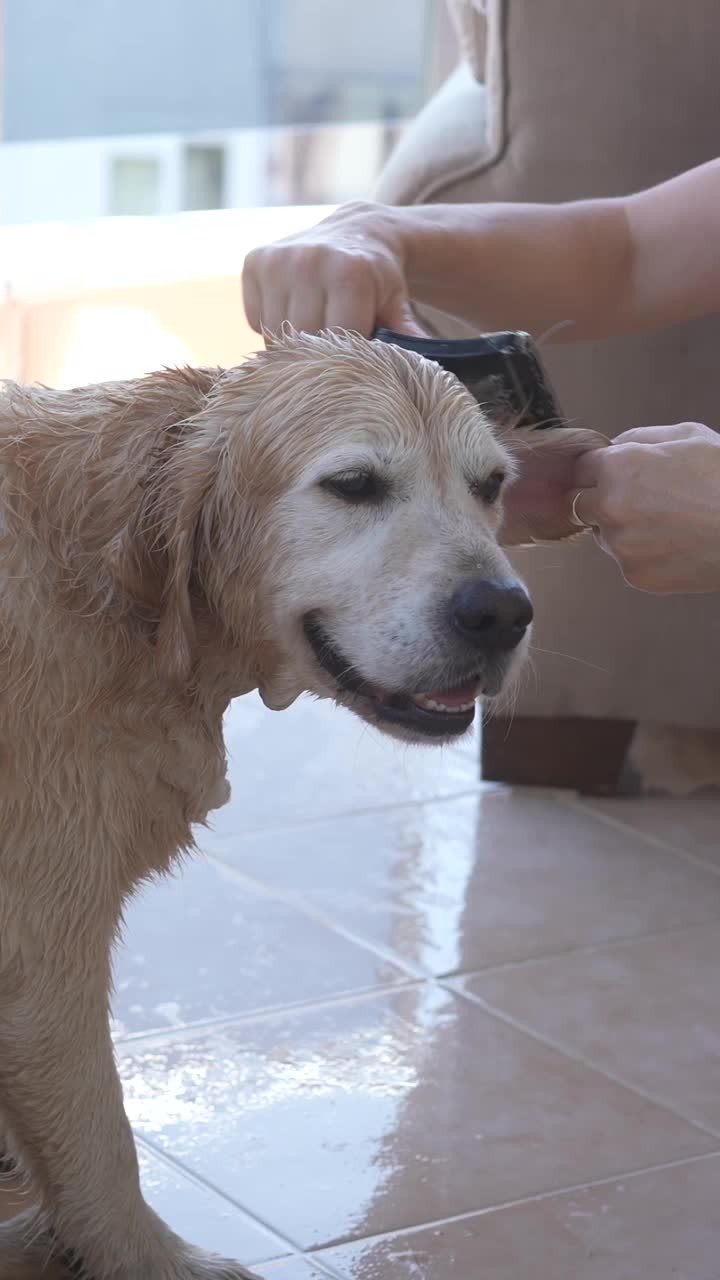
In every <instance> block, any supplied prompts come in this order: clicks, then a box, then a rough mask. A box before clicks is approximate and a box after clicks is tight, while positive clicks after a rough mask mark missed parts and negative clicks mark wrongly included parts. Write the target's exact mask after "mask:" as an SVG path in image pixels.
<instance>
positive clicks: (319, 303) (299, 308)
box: [284, 281, 325, 333]
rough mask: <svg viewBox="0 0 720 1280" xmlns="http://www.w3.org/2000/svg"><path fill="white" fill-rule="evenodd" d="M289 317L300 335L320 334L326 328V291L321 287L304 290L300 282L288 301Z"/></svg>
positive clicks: (286, 317)
mask: <svg viewBox="0 0 720 1280" xmlns="http://www.w3.org/2000/svg"><path fill="white" fill-rule="evenodd" d="M286 305H287V315H286V316H285V317H284V318H285V319H287V320H289V321H290V324H291V325H292V327H293V329H296V330H297V332H298V333H319V332H320V330H321V329H324V328H325V290H324V289H321V288H320V287H319V286H317V285H316V286H311V287H309V288H307V289H306V288H304V287H303V284H302V282H301V281H300V282H298V283H297V284H296V285H295V286H294V288H293V292H292V293H291V295H290V297H289V298H288V301H287V304H286Z"/></svg>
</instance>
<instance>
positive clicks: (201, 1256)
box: [0, 1249, 261, 1280]
mask: <svg viewBox="0 0 720 1280" xmlns="http://www.w3.org/2000/svg"><path fill="white" fill-rule="evenodd" d="M0 1280H1V1278H0ZM113 1280H115V1277H113ZM117 1280H261V1278H260V1276H259V1275H257V1273H256V1272H255V1271H248V1269H247V1267H241V1266H240V1263H239V1262H231V1260H230V1259H229V1258H218V1257H215V1256H214V1255H213V1254H207V1253H200V1252H198V1251H196V1250H194V1249H193V1250H189V1251H188V1252H187V1254H185V1255H184V1256H183V1257H182V1258H178V1259H177V1260H176V1261H174V1262H172V1263H171V1264H170V1266H169V1269H168V1270H167V1271H165V1270H163V1271H162V1272H158V1269H157V1263H152V1264H151V1265H150V1266H149V1267H148V1268H147V1269H145V1268H141V1270H140V1271H138V1270H137V1268H134V1269H133V1273H132V1276H130V1274H129V1273H128V1275H127V1277H126V1276H125V1274H124V1273H123V1274H122V1276H120V1275H119V1276H118V1277H117Z"/></svg>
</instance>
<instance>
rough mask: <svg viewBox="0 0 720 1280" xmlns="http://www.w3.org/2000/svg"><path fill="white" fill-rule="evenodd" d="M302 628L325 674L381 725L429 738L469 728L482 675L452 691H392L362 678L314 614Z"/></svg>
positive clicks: (305, 619) (309, 615)
mask: <svg viewBox="0 0 720 1280" xmlns="http://www.w3.org/2000/svg"><path fill="white" fill-rule="evenodd" d="M303 629H304V632H305V638H306V639H307V642H308V644H309V645H310V648H311V649H312V651H313V653H314V655H315V658H316V660H317V662H318V663H319V664H320V666H321V667H322V669H323V671H325V673H326V674H327V675H329V676H331V677H332V679H333V681H334V682H335V684H336V685H337V686H338V688H339V689H340V690H342V691H343V693H346V694H350V695H352V697H353V698H360V699H362V700H363V701H364V702H365V703H366V705H367V706H368V707H369V709H370V710H371V711H372V714H373V718H374V719H376V720H377V721H378V722H384V723H386V724H394V725H398V726H399V727H401V728H406V729H408V730H411V731H412V732H414V733H417V734H422V735H424V736H425V737H428V738H452V737H455V736H456V735H457V734H462V733H466V732H467V730H468V729H469V728H470V725H471V724H472V722H473V719H474V717H475V703H476V699H477V698H478V697H479V696H480V692H481V689H480V678H479V676H475V677H473V678H471V679H468V680H467V681H465V682H464V683H463V684H461V685H457V686H455V687H454V688H452V689H432V690H429V691H427V692H420V693H396V692H392V691H390V690H388V689H383V688H380V686H379V685H374V684H371V683H370V682H369V681H367V680H365V679H363V677H362V676H360V675H359V674H358V672H357V671H356V670H355V669H354V667H353V666H352V664H351V663H350V662H348V660H347V659H346V658H345V657H344V656H343V654H342V653H341V652H340V651H339V650H338V649H337V648H335V646H334V645H333V644H332V643H331V641H330V640H329V638H328V636H327V634H326V632H325V630H324V629H323V627H322V624H321V623H320V622H319V620H318V618H317V617H316V616H315V615H314V614H308V615H307V616H306V617H305V618H304V620H303Z"/></svg>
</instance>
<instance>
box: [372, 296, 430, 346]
mask: <svg viewBox="0 0 720 1280" xmlns="http://www.w3.org/2000/svg"><path fill="white" fill-rule="evenodd" d="M377 319H378V325H381V326H382V327H383V328H384V329H393V330H394V331H395V333H407V334H408V335H409V336H410V337H412V338H427V337H429V336H430V335H429V334H428V332H427V330H426V329H424V328H423V327H422V325H421V324H420V323H419V321H418V320H417V318H416V316H415V313H414V311H413V309H412V307H411V305H410V300H409V298H408V297H407V296H406V294H404V293H402V292H400V291H398V293H395V294H393V295H392V297H391V298H388V300H387V301H386V302H385V303H383V305H382V307H381V308H380V312H379V314H378V318H377Z"/></svg>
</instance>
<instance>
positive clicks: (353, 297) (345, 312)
mask: <svg viewBox="0 0 720 1280" xmlns="http://www.w3.org/2000/svg"><path fill="white" fill-rule="evenodd" d="M376 312H377V306H376V294H375V285H374V282H373V280H372V278H371V277H370V276H369V275H363V276H359V275H358V276H357V278H356V279H355V280H353V282H352V284H342V285H340V284H338V285H336V286H335V287H334V288H331V289H329V290H328V297H327V304H326V308H325V320H324V324H325V327H326V328H328V329H351V330H352V331H353V332H354V333H361V334H362V335H363V337H365V338H371V337H372V335H373V333H374V332H375V328H376V318H377V316H376Z"/></svg>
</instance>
